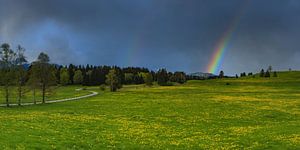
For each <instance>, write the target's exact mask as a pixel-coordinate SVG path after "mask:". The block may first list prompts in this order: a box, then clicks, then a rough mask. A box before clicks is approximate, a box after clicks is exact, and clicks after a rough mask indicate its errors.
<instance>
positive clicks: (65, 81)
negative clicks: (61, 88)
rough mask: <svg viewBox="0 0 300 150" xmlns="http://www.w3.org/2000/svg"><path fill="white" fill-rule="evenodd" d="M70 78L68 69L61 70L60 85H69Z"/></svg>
mask: <svg viewBox="0 0 300 150" xmlns="http://www.w3.org/2000/svg"><path fill="white" fill-rule="evenodd" d="M69 81H70V78H69V72H68V70H67V69H65V68H63V69H61V70H60V84H61V85H67V84H69Z"/></svg>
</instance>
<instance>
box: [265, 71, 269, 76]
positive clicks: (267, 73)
mask: <svg viewBox="0 0 300 150" xmlns="http://www.w3.org/2000/svg"><path fill="white" fill-rule="evenodd" d="M265 77H266V78H269V77H270V72H269V70H267V72H266V73H265Z"/></svg>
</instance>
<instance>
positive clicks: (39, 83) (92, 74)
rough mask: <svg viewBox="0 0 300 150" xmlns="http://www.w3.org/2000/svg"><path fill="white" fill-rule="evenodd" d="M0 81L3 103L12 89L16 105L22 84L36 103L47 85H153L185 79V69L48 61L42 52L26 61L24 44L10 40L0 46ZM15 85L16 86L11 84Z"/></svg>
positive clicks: (47, 88)
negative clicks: (39, 93) (31, 59)
mask: <svg viewBox="0 0 300 150" xmlns="http://www.w3.org/2000/svg"><path fill="white" fill-rule="evenodd" d="M0 75H1V77H0V85H1V87H2V89H3V94H4V97H5V102H6V105H7V106H9V104H10V103H9V99H10V94H11V92H12V90H15V89H16V90H17V93H18V94H17V99H18V100H17V101H18V105H21V104H22V97H23V96H24V93H25V90H24V89H25V88H24V87H25V86H26V87H29V89H30V91H31V92H32V95H33V103H34V104H36V92H37V91H39V92H41V95H42V103H45V102H46V99H45V97H46V94H47V92H48V91H49V90H50V87H52V86H57V85H83V86H99V85H101V86H108V87H109V89H110V91H116V90H117V89H120V88H122V85H124V84H146V85H147V86H152V85H153V83H154V82H157V84H158V85H161V86H168V85H173V84H174V82H177V83H180V84H183V83H185V82H186V74H185V73H184V72H168V71H167V70H166V69H159V70H158V71H157V72H155V71H152V70H149V69H147V68H141V67H125V68H121V67H118V66H93V65H89V64H88V65H73V64H70V65H68V66H63V65H57V64H51V63H50V58H49V56H48V55H47V54H46V53H44V52H41V53H40V54H39V55H38V57H37V59H36V60H35V61H33V62H31V63H29V62H28V61H27V59H26V57H25V48H23V47H22V46H20V45H19V46H17V48H16V49H15V50H13V49H12V48H11V47H10V45H9V44H7V43H4V44H2V45H1V47H0ZM13 87H16V88H13Z"/></svg>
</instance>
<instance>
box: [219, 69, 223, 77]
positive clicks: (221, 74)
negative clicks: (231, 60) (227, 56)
mask: <svg viewBox="0 0 300 150" xmlns="http://www.w3.org/2000/svg"><path fill="white" fill-rule="evenodd" d="M219 78H224V71H223V70H222V71H220V74H219Z"/></svg>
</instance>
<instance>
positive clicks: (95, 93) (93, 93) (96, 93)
mask: <svg viewBox="0 0 300 150" xmlns="http://www.w3.org/2000/svg"><path fill="white" fill-rule="evenodd" d="M76 90H77V91H78V90H82V89H76ZM89 92H91V94H88V95H84V96H79V97H72V98H65V99H59V100H48V101H46V104H51V103H60V102H66V101H75V100H80V99H83V98H87V97H92V96H96V95H98V92H95V91H89ZM36 104H42V102H37V103H36ZM21 105H22V106H29V105H35V104H34V103H22V104H21ZM9 106H18V104H9ZM0 107H6V104H0Z"/></svg>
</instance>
